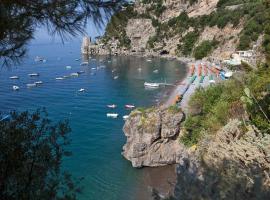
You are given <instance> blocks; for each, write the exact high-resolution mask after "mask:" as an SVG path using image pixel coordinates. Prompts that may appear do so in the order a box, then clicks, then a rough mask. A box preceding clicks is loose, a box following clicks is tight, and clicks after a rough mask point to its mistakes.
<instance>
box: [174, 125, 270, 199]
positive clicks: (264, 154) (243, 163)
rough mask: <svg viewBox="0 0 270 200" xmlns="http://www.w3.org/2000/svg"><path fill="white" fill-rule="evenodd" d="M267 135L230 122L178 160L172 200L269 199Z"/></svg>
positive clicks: (269, 162) (269, 173) (269, 152)
mask: <svg viewBox="0 0 270 200" xmlns="http://www.w3.org/2000/svg"><path fill="white" fill-rule="evenodd" d="M269 175H270V135H268V134H266V135H264V134H262V133H260V132H259V131H257V130H256V128H254V127H250V128H249V130H245V129H244V128H243V125H242V123H241V122H240V121H239V120H232V121H230V122H229V123H228V124H227V125H226V126H224V127H223V128H222V129H221V130H220V131H218V132H217V134H216V135H215V136H212V137H210V138H205V139H204V140H203V141H201V143H200V144H199V145H198V149H197V151H196V152H195V153H191V154H189V156H188V157H187V158H186V159H182V160H181V164H180V165H179V167H178V183H177V185H176V188H175V194H174V195H175V199H269V195H270V178H269Z"/></svg>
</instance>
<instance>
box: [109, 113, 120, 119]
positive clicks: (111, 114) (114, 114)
mask: <svg viewBox="0 0 270 200" xmlns="http://www.w3.org/2000/svg"><path fill="white" fill-rule="evenodd" d="M118 115H119V114H117V113H107V117H111V118H117V117H118Z"/></svg>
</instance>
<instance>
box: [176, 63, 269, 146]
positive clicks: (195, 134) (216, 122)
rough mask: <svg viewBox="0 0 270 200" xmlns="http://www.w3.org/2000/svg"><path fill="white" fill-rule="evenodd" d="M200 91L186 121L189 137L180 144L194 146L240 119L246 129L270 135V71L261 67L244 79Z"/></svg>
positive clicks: (194, 96)
mask: <svg viewBox="0 0 270 200" xmlns="http://www.w3.org/2000/svg"><path fill="white" fill-rule="evenodd" d="M239 76H240V74H237V77H238V79H235V78H233V79H232V80H228V81H225V82H223V83H221V84H216V85H213V86H210V87H208V88H206V89H203V88H200V89H198V90H197V91H196V92H195V94H194V95H193V96H192V97H191V100H190V102H189V106H190V109H191V113H190V114H189V115H188V117H187V120H186V121H185V124H184V127H185V129H186V131H187V132H186V134H185V135H184V137H182V138H181V141H182V142H183V143H184V144H185V145H187V146H192V145H194V144H197V143H198V142H199V141H200V140H201V139H202V138H203V137H204V136H205V135H212V134H215V133H216V132H217V131H218V130H219V129H220V128H221V127H223V126H224V125H226V124H227V123H228V121H229V120H231V119H239V120H241V121H242V122H243V125H244V127H245V128H246V127H248V126H249V125H250V126H252V125H253V126H256V127H257V128H258V129H259V130H260V131H261V132H262V133H264V134H270V121H269V119H270V106H269V105H270V68H269V66H267V65H261V66H259V69H258V70H255V71H250V72H247V73H246V74H245V75H244V76H243V77H241V79H239Z"/></svg>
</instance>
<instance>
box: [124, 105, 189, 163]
mask: <svg viewBox="0 0 270 200" xmlns="http://www.w3.org/2000/svg"><path fill="white" fill-rule="evenodd" d="M183 121H184V113H183V112H181V111H180V110H177V111H175V110H172V109H170V108H169V109H161V108H149V109H145V110H142V109H141V110H135V111H133V112H132V113H131V114H130V116H129V118H128V120H127V121H126V123H125V125H124V128H123V131H124V133H125V136H126V137H127V142H126V144H125V146H124V147H123V152H122V155H123V156H124V157H125V158H126V159H127V160H130V161H131V163H132V166H133V167H144V166H148V167H157V166H164V165H169V164H176V163H179V162H180V160H181V157H182V155H183V152H184V150H185V147H184V145H183V144H181V143H180V142H179V134H180V132H181V123H182V122H183Z"/></svg>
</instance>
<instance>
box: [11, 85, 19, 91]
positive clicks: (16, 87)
mask: <svg viewBox="0 0 270 200" xmlns="http://www.w3.org/2000/svg"><path fill="white" fill-rule="evenodd" d="M12 89H13V90H14V91H18V90H19V89H20V87H19V86H17V85H13V86H12Z"/></svg>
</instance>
